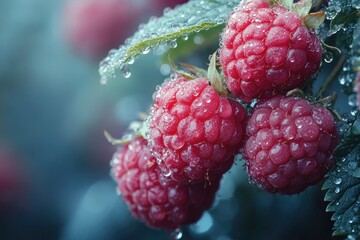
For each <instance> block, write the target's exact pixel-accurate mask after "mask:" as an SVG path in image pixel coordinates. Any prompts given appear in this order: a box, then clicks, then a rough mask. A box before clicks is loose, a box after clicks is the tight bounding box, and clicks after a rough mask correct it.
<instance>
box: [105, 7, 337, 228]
mask: <svg viewBox="0 0 360 240" xmlns="http://www.w3.org/2000/svg"><path fill="white" fill-rule="evenodd" d="M221 38H222V46H221V48H220V51H219V52H220V64H221V68H222V71H223V74H224V79H225V80H223V77H222V76H221V75H220V74H219V73H218V72H217V71H216V60H215V59H216V57H215V55H214V56H213V58H212V59H211V62H210V66H209V70H208V72H207V74H204V71H202V70H199V69H197V68H195V67H189V66H188V67H187V68H188V71H189V72H190V73H189V74H187V73H184V72H179V71H178V72H176V73H174V74H173V75H172V76H171V78H169V79H167V80H165V81H164V83H163V84H162V85H161V86H159V87H158V88H157V90H156V92H155V93H154V95H153V100H154V103H153V105H152V106H151V109H150V112H149V117H148V118H147V120H146V121H145V122H144V123H143V128H145V129H146V131H145V133H144V131H141V132H142V135H141V136H138V135H135V137H133V138H132V139H131V140H130V141H129V142H127V143H125V145H124V146H122V148H120V149H119V150H118V151H117V152H116V153H115V155H114V158H113V161H112V173H113V176H114V178H115V180H116V181H117V183H118V189H119V192H121V195H122V196H123V198H124V200H125V202H126V203H127V205H128V206H129V209H130V211H131V213H132V214H133V215H134V216H135V217H137V218H138V219H140V220H142V221H143V222H145V223H146V224H148V225H149V226H151V227H155V228H165V229H175V228H177V227H179V226H181V225H185V224H190V223H194V222H196V221H197V220H198V219H199V218H200V217H201V215H202V213H203V212H204V211H205V210H207V209H208V208H210V207H211V203H212V202H213V200H214V197H215V193H216V191H217V189H218V187H219V183H220V180H221V177H222V175H223V174H224V173H225V172H226V171H228V170H229V169H230V167H231V166H232V164H233V162H234V158H235V155H236V154H239V153H241V154H242V155H243V158H244V159H245V162H246V163H245V166H246V169H247V172H248V174H249V175H250V178H251V179H252V180H253V181H254V182H256V184H257V185H259V186H260V187H261V188H263V189H265V190H267V191H269V192H272V193H282V194H295V193H299V192H301V191H303V190H304V189H306V188H307V187H308V186H310V185H313V184H316V183H318V182H319V181H320V180H321V179H323V177H324V175H325V174H326V173H327V172H328V171H329V169H330V168H331V167H332V166H333V165H334V159H333V157H332V153H333V150H334V149H335V147H336V145H337V144H338V138H339V137H338V133H337V129H336V124H335V121H334V117H333V115H332V113H331V112H330V111H329V110H328V109H327V108H326V107H324V106H322V105H320V104H318V103H316V102H310V101H308V100H306V99H303V98H299V97H287V96H285V95H281V94H284V93H286V92H287V91H288V90H293V89H294V88H296V87H299V86H302V85H304V83H305V81H306V79H308V78H310V77H311V76H312V75H313V74H315V73H316V72H317V71H318V69H319V66H320V62H321V59H322V49H321V45H320V41H319V39H318V38H317V37H316V35H315V33H314V32H313V31H312V30H308V28H307V27H306V26H305V24H304V23H303V18H302V17H301V16H300V15H298V14H297V13H295V12H293V11H290V10H288V9H286V8H285V7H283V6H279V5H276V4H275V3H273V5H270V4H269V2H267V1H266V0H248V1H246V2H245V3H243V4H240V5H239V6H238V8H236V10H235V12H233V13H232V14H231V16H230V18H229V20H228V23H227V26H226V28H225V30H224V32H223V34H222V36H221ZM205 76H206V77H205ZM225 84H226V85H225ZM224 89H225V90H224ZM237 98H239V99H237ZM241 100H242V101H243V102H249V101H253V100H255V101H257V103H256V104H255V106H254V107H253V109H250V105H249V109H248V110H249V112H251V115H250V116H247V112H246V110H245V109H244V107H243V105H242V104H241V103H240V102H241Z"/></svg>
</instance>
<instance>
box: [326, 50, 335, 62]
mask: <svg viewBox="0 0 360 240" xmlns="http://www.w3.org/2000/svg"><path fill="white" fill-rule="evenodd" d="M333 59H334V56H333V54H332V53H331V52H328V51H326V52H325V53H324V61H325V62H326V63H331V62H332V61H333Z"/></svg>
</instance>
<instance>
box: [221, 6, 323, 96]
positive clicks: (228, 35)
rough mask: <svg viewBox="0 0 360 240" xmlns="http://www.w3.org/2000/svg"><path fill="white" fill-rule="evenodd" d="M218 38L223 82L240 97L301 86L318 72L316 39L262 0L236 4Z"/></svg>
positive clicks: (294, 17)
mask: <svg viewBox="0 0 360 240" xmlns="http://www.w3.org/2000/svg"><path fill="white" fill-rule="evenodd" d="M221 41H222V46H221V48H220V63H221V66H222V69H223V72H224V75H225V77H226V83H227V85H228V88H229V90H230V91H231V92H232V93H233V94H234V96H236V97H239V98H241V99H242V100H243V101H251V100H252V99H254V98H264V97H269V96H271V95H273V94H274V93H281V92H285V91H287V90H290V89H293V88H295V87H300V86H302V85H303V84H304V81H305V80H306V79H308V78H310V77H311V75H313V74H314V73H316V72H317V71H318V69H319V67H320V62H321V58H322V49H321V44H320V41H319V39H318V38H317V36H316V35H315V33H314V32H312V31H310V30H308V29H307V28H306V27H305V26H304V25H303V23H302V21H301V18H300V16H299V15H298V14H297V13H295V12H291V11H288V10H287V9H286V8H284V7H282V6H270V4H269V3H268V2H267V1H265V0H249V1H246V2H245V3H243V4H240V5H239V8H237V10H236V11H235V12H233V13H232V14H231V16H230V18H229V20H228V22H227V26H226V28H225V30H224V32H223V34H222V40H221Z"/></svg>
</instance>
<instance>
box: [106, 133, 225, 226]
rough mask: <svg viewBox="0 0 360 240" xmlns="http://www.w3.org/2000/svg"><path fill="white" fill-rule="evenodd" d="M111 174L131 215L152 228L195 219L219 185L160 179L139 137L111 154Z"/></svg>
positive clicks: (194, 220)
mask: <svg viewBox="0 0 360 240" xmlns="http://www.w3.org/2000/svg"><path fill="white" fill-rule="evenodd" d="M112 173H113V176H114V178H115V180H116V181H117V183H118V190H119V191H120V192H121V195H122V197H123V199H124V201H125V202H126V204H127V205H128V207H129V210H130V212H131V213H132V214H133V216H134V217H136V218H138V219H140V220H142V221H143V222H145V223H146V224H147V225H149V226H151V227H154V228H165V229H175V228H177V227H179V226H180V225H185V224H191V223H194V222H196V221H197V220H199V218H200V217H201V215H202V213H203V212H204V211H205V210H206V209H208V208H210V207H211V204H212V202H213V200H214V198H215V193H216V191H217V189H218V187H219V183H220V178H216V179H213V180H212V181H211V182H209V183H207V182H200V183H196V184H189V185H181V184H179V183H178V182H176V181H174V180H172V179H171V178H169V177H166V176H164V175H163V174H162V172H161V170H160V169H159V167H158V165H157V164H156V159H155V158H154V157H153V156H152V155H151V152H150V149H149V147H148V145H147V141H146V140H145V139H143V138H140V137H138V138H135V139H133V140H132V141H131V142H129V143H127V144H125V145H124V146H123V147H122V148H121V149H119V150H118V151H117V152H116V153H115V154H114V157H113V160H112Z"/></svg>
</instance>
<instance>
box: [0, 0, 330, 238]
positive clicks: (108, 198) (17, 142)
mask: <svg viewBox="0 0 360 240" xmlns="http://www.w3.org/2000/svg"><path fill="white" fill-rule="evenodd" d="M183 2H186V1H179V0H68V1H64V0H59V1H47V0H12V1H0V239H1V240H13V239H14V240H22V239H29V240H32V239H47V240H51V239H60V240H75V239H78V240H82V239H85V240H97V239H105V240H107V239H109V240H111V239H114V240H115V239H117V240H120V239H142V240H145V239H169V235H170V233H168V232H165V231H160V230H153V229H150V228H148V227H146V226H145V225H143V224H142V223H140V222H138V221H136V220H135V219H133V218H132V217H131V215H130V213H129V212H128V211H127V208H126V205H125V204H124V203H123V201H122V199H121V198H120V197H119V196H118V195H117V194H116V191H115V188H116V185H115V183H114V181H113V180H112V179H111V177H110V174H109V172H110V166H109V162H110V160H111V157H112V154H113V153H114V151H115V150H116V147H114V146H112V145H111V144H109V143H108V142H107V141H106V139H105V137H104V136H103V131H104V130H107V131H109V132H110V133H111V134H112V135H113V136H115V137H120V136H121V135H122V134H123V132H124V131H125V130H126V128H127V126H128V124H129V123H130V121H133V120H136V119H137V116H138V113H139V112H146V111H147V109H148V107H149V105H150V104H151V100H152V98H151V97H152V92H153V91H154V89H155V86H156V85H158V84H160V83H161V82H162V81H163V79H164V78H165V77H166V76H167V75H168V74H169V71H170V68H169V65H167V64H162V63H161V57H159V56H155V55H154V54H148V55H146V56H143V57H141V58H140V59H139V60H138V61H136V63H135V64H134V65H133V66H132V68H131V70H132V76H131V78H129V79H123V78H121V77H118V79H115V80H112V81H110V82H109V83H108V84H107V85H104V86H102V85H100V82H99V75H98V72H97V71H98V64H99V61H100V60H101V59H102V58H103V57H104V56H105V55H106V54H107V52H108V51H109V50H110V49H111V48H116V47H117V46H118V45H119V44H120V43H123V42H124V41H125V39H126V37H127V36H129V35H130V34H131V33H133V31H135V30H136V28H137V26H138V24H139V23H142V22H146V21H147V20H148V18H149V17H150V16H151V15H157V16H159V15H161V13H162V11H163V9H164V8H165V7H174V6H175V5H176V4H179V3H183ZM203 38H204V37H203V36H202V35H201V33H200V34H197V35H196V36H194V38H193V40H194V42H195V43H198V44H201V43H203V40H204V39H203ZM204 45H205V46H204V47H200V45H199V48H198V50H197V51H196V52H193V53H192V54H191V55H189V56H186V57H183V60H184V61H188V62H191V63H196V64H198V65H200V66H201V65H205V64H206V61H207V59H208V55H210V54H211V53H212V52H213V51H214V50H215V49H216V48H217V46H218V43H217V42H216V41H215V42H213V43H212V44H204ZM201 46H203V45H201ZM179 49H180V50H179V51H181V48H179ZM204 59H205V60H206V61H204ZM242 165H243V162H241V161H240V160H238V161H237V164H236V165H234V167H233V169H232V170H231V171H230V172H229V173H228V174H226V175H225V177H224V179H223V181H222V186H221V189H220V191H219V193H218V196H217V199H216V201H215V203H214V207H213V208H212V209H211V210H210V211H208V212H206V213H205V214H204V216H203V217H202V219H201V220H200V221H199V222H198V223H197V224H194V225H192V226H189V227H185V228H184V229H183V239H212V240H232V239H264V240H265V239H266V240H268V239H330V238H331V228H332V222H331V221H330V216H331V215H330V214H327V213H325V206H326V204H325V203H324V202H323V192H321V191H320V185H318V186H315V187H312V188H310V189H309V190H307V191H306V192H304V193H302V194H299V195H296V196H291V197H289V196H280V195H272V194H268V193H265V192H262V191H260V190H258V189H257V188H256V187H254V186H252V185H249V184H248V180H247V177H246V176H245V175H244V173H243V171H242Z"/></svg>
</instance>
